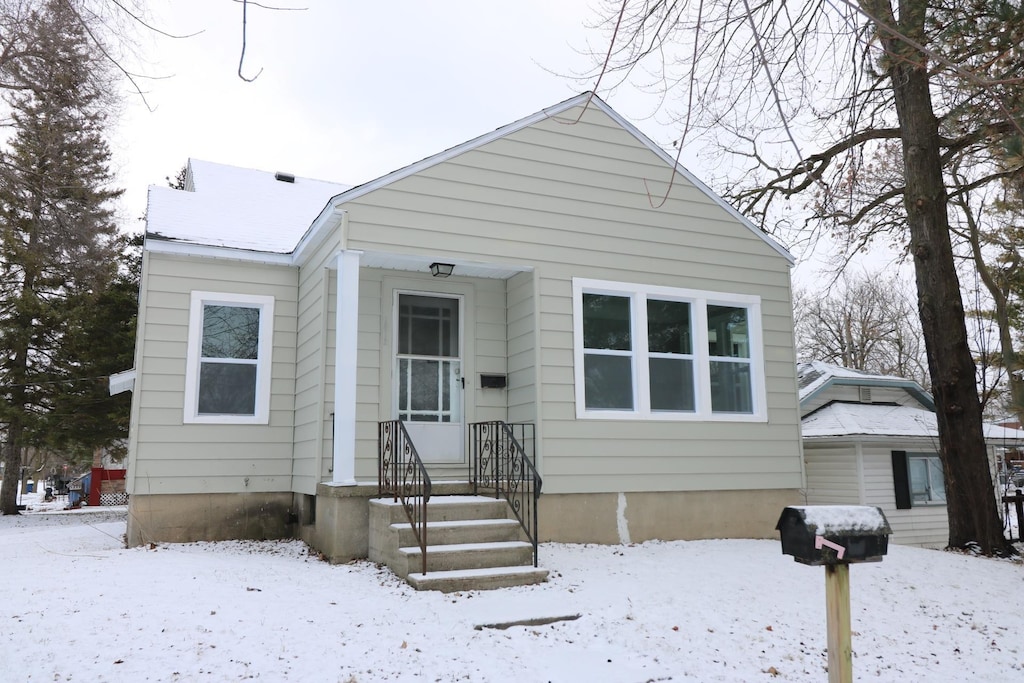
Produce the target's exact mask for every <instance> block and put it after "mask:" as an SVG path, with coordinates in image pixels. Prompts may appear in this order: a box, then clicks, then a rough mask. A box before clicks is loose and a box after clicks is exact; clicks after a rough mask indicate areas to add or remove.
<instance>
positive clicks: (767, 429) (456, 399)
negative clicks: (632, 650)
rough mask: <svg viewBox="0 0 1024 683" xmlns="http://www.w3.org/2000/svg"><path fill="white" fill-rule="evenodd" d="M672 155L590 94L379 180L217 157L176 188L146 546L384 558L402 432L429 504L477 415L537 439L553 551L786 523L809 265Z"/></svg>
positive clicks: (155, 363)
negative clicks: (391, 447)
mask: <svg viewBox="0 0 1024 683" xmlns="http://www.w3.org/2000/svg"><path fill="white" fill-rule="evenodd" d="M673 167H674V162H673V159H672V158H671V157H670V156H669V155H667V154H666V153H665V152H664V151H663V150H661V149H660V148H659V147H658V146H657V145H655V144H654V143H653V142H652V141H651V140H649V139H648V138H646V137H645V136H644V135H643V134H642V133H640V132H639V131H638V130H637V129H636V128H635V127H633V126H632V125H631V124H629V123H628V122H626V121H625V120H624V119H623V118H622V117H621V116H619V115H618V114H617V113H615V112H614V111H613V110H612V109H611V108H610V107H609V106H608V105H607V104H606V103H605V102H603V101H602V100H601V99H599V98H597V97H596V96H593V95H591V94H588V93H585V94H582V95H579V96H577V97H574V98H572V99H569V100H567V101H565V102H562V103H560V104H557V105H555V106H553V107H551V108H549V109H546V110H543V111H540V112H537V113H536V114H533V115H531V116H528V117H526V118H524V119H522V120H519V121H516V122H515V123H512V124H509V125H506V126H504V127H502V128H499V129H497V130H495V131H493V132H491V133H488V134H485V135H482V136H480V137H478V138H475V139H472V140H470V141H468V142H466V143H464V144H461V145H458V146H457V147H453V148H451V149H448V150H445V151H443V152H440V153H439V154H437V155H435V156H432V157H429V158H426V159H423V160H422V161H419V162H417V163H414V164H412V165H410V166H408V167H405V168H402V169H400V170H397V171H394V172H393V173H390V174H388V175H385V176H383V177H380V178H377V179H376V180H372V181H370V182H367V183H365V184H362V185H358V186H356V187H347V186H344V185H337V184H333V183H327V182H321V181H316V180H310V179H306V178H300V177H295V176H294V175H291V174H287V173H276V174H275V173H263V172H258V171H253V170H248V169H241V168H234V167H230V166H224V165H220V164H213V163H208V162H202V161H198V160H192V161H190V162H189V165H188V170H187V176H186V182H185V189H184V190H175V189H171V188H165V187H152V188H151V189H150V191H149V207H148V211H147V227H146V239H145V249H144V257H143V270H142V284H141V297H140V308H139V318H138V343H137V349H136V359H135V370H134V374H132V373H129V374H128V375H126V376H120V377H119V378H118V379H117V386H118V387H119V388H129V387H130V388H131V389H132V391H133V402H132V415H131V435H130V445H129V471H128V487H129V492H130V514H129V522H128V536H127V538H128V543H129V544H131V545H135V544H139V543H144V542H150V541H161V540H162V541H193V540H200V539H225V538H254V537H299V538H302V539H304V540H306V541H307V542H309V543H310V544H311V545H312V546H313V547H315V548H317V549H318V550H320V551H321V552H323V553H324V555H325V556H327V557H328V558H330V559H331V560H334V561H344V560H347V559H351V558H354V557H365V556H366V555H367V552H368V544H369V540H368V538H367V533H368V532H367V523H368V516H369V512H368V508H369V501H370V499H371V498H375V497H377V496H378V477H379V471H378V451H379V448H381V447H386V446H381V444H382V443H383V441H381V439H380V438H379V437H380V434H381V429H382V427H381V425H382V424H383V425H385V427H387V426H388V425H392V424H394V423H393V422H392V421H395V420H401V422H402V429H404V430H405V431H407V433H408V435H409V439H410V440H411V442H412V443H413V444H414V445H415V449H416V451H417V452H418V454H419V456H420V458H421V460H422V461H423V462H424V463H425V468H426V470H427V471H429V475H430V477H431V479H432V481H433V483H434V487H435V488H434V489H433V491H434V497H433V498H431V505H433V504H434V500H435V499H436V498H437V497H438V491H439V490H441V489H440V488H439V485H440V483H443V482H453V481H463V482H465V481H466V480H467V479H468V478H469V470H468V468H469V467H470V465H471V463H472V462H473V461H472V460H471V459H470V456H471V455H473V452H472V451H473V449H474V448H476V447H477V446H475V445H474V444H475V443H476V442H475V440H471V439H470V438H469V437H468V436H467V434H468V433H469V427H468V426H469V425H472V424H477V425H479V424H481V423H486V424H491V423H493V422H494V421H500V422H504V423H508V424H514V425H520V426H523V429H526V428H528V432H527V431H523V432H519V433H520V435H521V439H525V440H528V441H529V446H528V447H529V450H530V451H531V454H532V462H533V463H534V464H535V466H536V469H537V471H538V473H539V475H540V477H541V478H542V480H543V494H542V495H540V498H539V503H538V510H537V513H538V518H539V529H540V532H539V533H540V540H559V541H567V542H597V543H617V542H622V541H643V540H646V539H654V538H661V539H695V538H709V537H774V535H775V534H774V523H775V521H776V519H777V518H778V512H779V510H780V509H782V508H783V507H784V506H785V505H787V504H791V503H794V502H797V501H798V500H799V491H800V489H801V487H802V483H803V472H802V458H801V451H800V439H799V413H798V411H797V396H796V376H795V352H794V341H793V320H792V301H791V290H790V267H791V265H792V262H793V261H792V258H791V256H790V255H789V254H788V253H787V251H786V250H785V249H784V248H783V247H781V246H780V245H778V244H777V243H776V242H774V241H773V240H772V239H771V238H770V237H769V236H767V235H766V234H765V233H763V232H762V231H760V230H758V229H757V228H755V227H754V226H752V225H751V224H750V223H749V222H748V221H747V220H745V219H744V218H743V217H742V216H740V215H739V214H738V213H737V212H736V211H735V210H733V209H732V208H731V207H729V206H728V205H727V204H726V203H725V202H723V201H722V200H721V199H720V198H718V197H716V196H715V195H714V194H713V193H712V192H711V191H710V190H709V189H708V188H707V187H706V186H704V185H703V184H702V183H701V182H700V181H698V180H697V179H696V178H694V177H693V176H692V175H690V174H689V173H688V172H687V171H685V170H684V169H678V170H676V171H675V172H674V171H673ZM388 428H389V429H390V427H388ZM395 429H397V427H396V428H395ZM526 434H528V436H525V435H526ZM388 438H389V437H388ZM385 440H386V439H385ZM389 443H390V442H389ZM523 448H526V447H525V446H524V447H523ZM453 486H454V485H453ZM449 490H452V491H454V490H456V489H455V488H449Z"/></svg>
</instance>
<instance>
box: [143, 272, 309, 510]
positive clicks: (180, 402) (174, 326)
mask: <svg viewBox="0 0 1024 683" xmlns="http://www.w3.org/2000/svg"><path fill="white" fill-rule="evenodd" d="M296 273H297V270H296V269H295V268H291V267H286V266H267V265H263V264H248V263H243V262H238V261H230V260H222V259H216V260H215V259H202V258H195V257H181V256H169V255H164V254H154V253H152V252H149V253H147V254H146V257H145V266H144V271H143V292H144V300H143V301H142V302H141V310H142V314H141V316H140V319H139V330H138V341H139V344H138V349H139V350H138V353H137V358H136V369H137V372H138V375H137V378H136V384H135V396H134V397H133V408H132V410H133V417H134V418H135V427H136V428H135V430H134V433H133V435H132V438H131V443H130V447H131V448H132V457H131V459H130V462H131V466H132V470H131V472H130V473H129V477H130V481H129V486H130V491H132V492H134V493H139V494H164V493H167V494H173V493H236V492H243V491H287V490H290V487H291V459H292V432H293V418H294V390H295V360H296V353H295V337H296V304H297V301H296V286H295V284H296ZM197 290H199V291H209V292H223V293H234V294H246V295H269V296H273V297H274V333H273V363H272V365H271V382H270V391H271V396H270V420H269V424H267V425H237V424H229V425H217V424H183V411H184V400H185V395H184V391H185V379H184V378H185V362H186V352H187V340H188V322H189V305H190V295H191V292H192V291H197Z"/></svg>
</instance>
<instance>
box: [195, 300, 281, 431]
mask: <svg viewBox="0 0 1024 683" xmlns="http://www.w3.org/2000/svg"><path fill="white" fill-rule="evenodd" d="M273 331H274V298H273V297H270V296H254V295H241V294H226V293H218V292H192V301H191V306H190V309H189V333H188V356H187V362H186V375H185V415H184V417H185V422H200V423H203V422H205V423H217V424H267V423H268V422H269V419H270V364H271V352H272V348H273Z"/></svg>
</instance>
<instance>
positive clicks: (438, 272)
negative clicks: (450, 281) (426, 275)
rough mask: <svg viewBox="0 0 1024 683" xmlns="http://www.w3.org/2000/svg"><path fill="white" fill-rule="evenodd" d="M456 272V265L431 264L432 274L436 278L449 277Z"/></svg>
mask: <svg viewBox="0 0 1024 683" xmlns="http://www.w3.org/2000/svg"><path fill="white" fill-rule="evenodd" d="M453 270H455V264H454V263H431V264H430V274H431V275H433V276H434V277H448V276H449V275H451V274H452V271H453Z"/></svg>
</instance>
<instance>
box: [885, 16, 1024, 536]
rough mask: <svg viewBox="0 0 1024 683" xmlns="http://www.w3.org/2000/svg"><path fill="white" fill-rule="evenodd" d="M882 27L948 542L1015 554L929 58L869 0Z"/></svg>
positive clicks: (918, 30) (913, 33) (908, 30)
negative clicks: (997, 487)
mask: <svg viewBox="0 0 1024 683" xmlns="http://www.w3.org/2000/svg"><path fill="white" fill-rule="evenodd" d="M865 5H866V7H867V8H868V10H869V11H871V12H872V14H873V15H874V17H875V20H876V22H878V25H879V27H880V28H879V37H880V39H881V43H882V45H883V46H884V47H885V49H886V53H887V54H886V66H887V69H888V76H889V79H890V81H891V85H892V91H893V95H894V97H895V105H896V114H897V116H898V119H899V126H900V131H901V137H902V143H903V165H904V180H905V191H904V205H905V207H906V212H907V226H908V228H909V230H910V250H911V254H912V255H913V258H914V271H915V275H916V279H917V300H918V310H919V313H920V316H921V328H922V332H923V334H924V341H925V349H926V351H927V354H928V370H929V373H930V375H931V379H932V393H933V395H934V397H935V416H936V421H937V422H938V428H939V455H940V458H941V459H942V466H943V469H944V473H945V474H944V476H945V483H946V506H947V514H948V516H949V546H950V547H951V548H967V547H970V545H971V544H972V543H977V544H978V546H980V550H981V552H983V553H985V554H986V555H990V554H1013V547H1012V545H1011V544H1010V543H1008V542H1007V541H1006V539H1005V538H1004V537H1003V528H1002V524H1001V522H1000V520H999V514H998V510H997V508H996V500H995V493H994V487H993V484H992V477H991V474H990V472H989V466H988V456H987V452H986V449H985V440H984V435H983V433H982V420H981V404H980V402H979V400H978V392H977V384H976V382H975V376H974V370H975V369H974V360H973V358H972V356H971V351H970V348H969V347H968V345H967V328H966V325H965V323H964V308H963V301H962V299H961V297H960V282H959V279H958V278H957V274H956V269H955V264H954V261H953V249H952V245H951V243H950V236H949V217H948V215H947V213H946V210H947V203H948V198H947V194H946V187H945V183H944V179H943V176H942V162H941V159H940V143H939V128H938V120H937V119H936V117H935V113H934V110H933V108H932V100H931V93H930V91H929V80H928V71H927V69H928V65H927V58H926V57H925V56H924V55H922V54H921V53H920V52H917V51H916V50H914V49H913V48H910V47H909V46H907V44H906V43H905V42H903V41H900V40H897V39H896V38H894V37H893V34H892V33H891V28H889V27H895V26H897V22H896V21H895V19H894V16H893V12H892V8H891V6H890V5H889V4H888V2H885V1H879V0H868V1H867V2H865ZM925 11H926V9H925V3H924V2H923V0H907V1H906V2H902V3H901V4H900V9H899V17H900V18H899V22H898V27H899V31H900V32H901V33H902V34H903V35H904V36H909V37H911V38H913V39H915V40H922V39H923V36H924V21H925Z"/></svg>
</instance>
